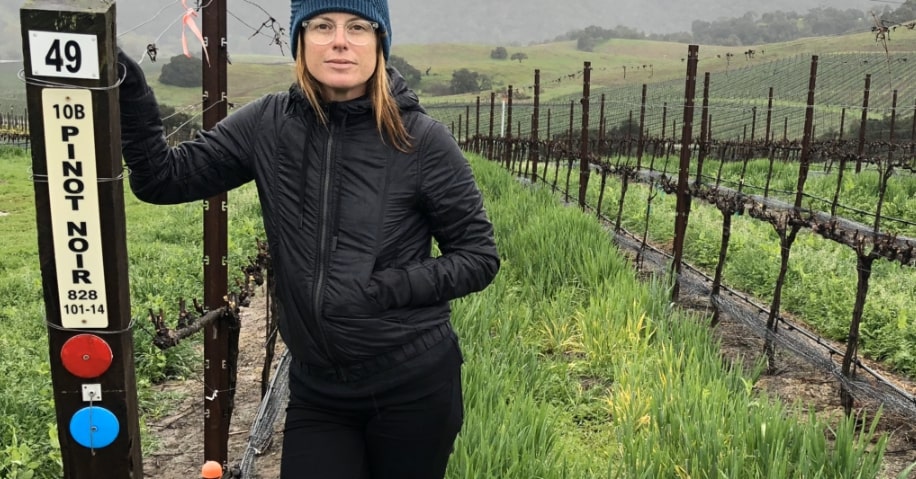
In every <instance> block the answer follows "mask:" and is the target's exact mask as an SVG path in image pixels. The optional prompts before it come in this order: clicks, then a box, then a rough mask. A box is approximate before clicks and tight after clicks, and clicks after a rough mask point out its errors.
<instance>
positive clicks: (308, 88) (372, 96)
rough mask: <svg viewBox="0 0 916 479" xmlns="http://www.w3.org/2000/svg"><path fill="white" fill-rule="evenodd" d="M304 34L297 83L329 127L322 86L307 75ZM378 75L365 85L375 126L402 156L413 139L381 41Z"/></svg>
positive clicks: (298, 53)
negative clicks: (406, 126)
mask: <svg viewBox="0 0 916 479" xmlns="http://www.w3.org/2000/svg"><path fill="white" fill-rule="evenodd" d="M305 42H306V40H305V32H302V33H300V34H299V46H298V50H297V54H296V81H297V83H298V84H299V88H301V89H302V92H303V93H304V94H305V98H306V99H307V100H308V102H309V104H310V105H312V109H313V110H315V114H316V116H318V120H319V121H320V122H321V123H322V124H326V123H327V121H328V119H327V117H326V116H325V114H324V109H322V108H321V83H319V82H318V80H316V79H315V77H314V76H312V74H311V73H310V72H309V71H308V66H307V65H306V63H305V51H306V45H305ZM377 45H378V47H377V49H376V57H377V61H376V63H375V72H374V73H373V74H372V76H371V77H370V78H369V81H368V82H367V84H366V91H367V92H368V94H369V100H370V101H371V102H372V111H373V112H374V113H375V124H376V126H377V128H378V131H379V134H380V135H382V136H383V138H384V137H386V136H387V138H388V140H389V141H390V142H391V145H392V146H393V147H394V148H395V149H397V150H398V151H401V152H405V153H406V152H408V151H410V149H411V148H412V145H411V142H410V140H411V138H410V135H409V134H408V133H407V129H406V128H405V127H404V122H403V121H402V120H401V110H400V108H398V104H397V102H396V101H395V99H394V97H393V96H392V95H391V90H390V81H389V78H388V72H387V70H386V69H385V67H386V65H387V63H386V61H385V53H384V51H383V50H382V42H381V39H379V41H378V42H377Z"/></svg>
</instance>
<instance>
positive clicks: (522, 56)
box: [512, 52, 528, 63]
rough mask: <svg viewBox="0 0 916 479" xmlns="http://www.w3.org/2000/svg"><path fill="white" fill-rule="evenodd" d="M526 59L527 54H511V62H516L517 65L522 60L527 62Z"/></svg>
mask: <svg viewBox="0 0 916 479" xmlns="http://www.w3.org/2000/svg"><path fill="white" fill-rule="evenodd" d="M527 59H528V54H527V53H522V52H516V53H513V54H512V60H518V62H519V63H521V62H522V60H527Z"/></svg>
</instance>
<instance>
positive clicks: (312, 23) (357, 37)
mask: <svg viewBox="0 0 916 479" xmlns="http://www.w3.org/2000/svg"><path fill="white" fill-rule="evenodd" d="M302 27H303V28H305V33H306V37H307V38H308V39H309V40H310V41H311V42H312V43H314V44H315V45H327V44H329V43H331V42H333V41H334V39H335V38H336V37H337V24H336V23H334V22H331V21H328V20H306V21H304V22H302ZM376 29H378V23H375V22H367V21H365V20H350V21H349V22H347V23H345V24H344V32H346V33H345V36H346V37H347V41H348V42H350V43H352V44H353V45H357V46H363V45H367V44H368V43H369V41H370V40H372V38H373V37H374V36H375V30H376Z"/></svg>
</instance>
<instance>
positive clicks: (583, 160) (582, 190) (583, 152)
mask: <svg viewBox="0 0 916 479" xmlns="http://www.w3.org/2000/svg"><path fill="white" fill-rule="evenodd" d="M591 77H592V62H585V64H584V66H583V68H582V100H581V101H582V131H581V132H580V133H581V138H580V140H579V161H580V163H579V208H582V209H583V210H584V209H585V207H586V204H585V194H586V192H587V190H588V178H589V176H590V171H589V167H588V165H589V158H588V110H589V96H590V89H591Z"/></svg>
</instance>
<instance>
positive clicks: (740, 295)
mask: <svg viewBox="0 0 916 479" xmlns="http://www.w3.org/2000/svg"><path fill="white" fill-rule="evenodd" d="M586 209H587V210H589V211H593V212H594V211H595V209H594V208H593V207H591V206H590V205H587V204H586ZM599 217H600V219H601V220H602V221H604V222H606V223H607V224H609V225H612V224H614V220H613V219H611V218H610V217H608V216H606V215H604V214H600V215H599ZM614 234H615V235H618V234H619V235H622V236H626V237H629V238H630V239H632V240H634V241H636V242H637V243H638V244H639V245H640V247H642V248H649V249H650V250H652V251H654V252H655V253H657V254H660V255H662V256H664V257H666V258H668V259H673V258H674V257H673V256H672V255H671V254H670V253H668V252H666V251H663V250H660V249H658V248H656V247H655V246H653V245H651V244H649V243H646V242H644V241H643V240H642V239H641V238H639V237H637V236H636V235H634V234H633V233H631V232H630V231H629V230H627V229H625V228H619V229H615V231H614ZM682 263H683V266H684V267H686V268H687V269H688V270H690V271H692V272H693V273H694V274H696V275H698V276H700V277H701V278H703V279H704V280H705V281H706V282H707V283H709V284H712V283H713V278H711V277H710V276H709V275H708V274H706V273H705V272H703V271H702V270H700V269H699V268H697V267H695V266H693V265H692V264H690V263H688V262H686V261H683V262H682ZM720 288H721V289H722V290H723V291H725V292H726V293H728V294H729V295H730V296H732V297H734V298H737V299H739V300H741V301H743V302H744V303H746V304H747V305H749V306H752V307H754V308H755V309H757V310H758V312H760V313H764V314H767V315H769V314H770V309H769V308H767V307H766V306H763V305H761V304H759V303H757V302H756V301H754V300H753V299H751V298H750V297H749V296H748V295H747V293H744V292H741V291H737V290H735V289H733V288H731V287H729V286H726V285H724V284H721V285H720ZM776 320H777V321H778V322H779V323H781V324H783V325H785V327H786V329H787V330H789V331H796V332H798V333H799V334H801V335H802V336H804V337H806V338H807V339H809V340H811V341H813V342H814V343H816V344H817V345H819V346H821V347H823V348H824V349H825V350H826V351H827V352H829V353H830V354H831V357H833V355H838V356H840V357H842V356H843V355H844V354H845V352H844V351H840V350H839V349H837V348H835V347H833V345H831V344H830V343H829V342H828V341H827V340H825V339H824V338H823V337H821V336H818V335H817V334H815V333H812V332H811V331H809V330H807V329H805V328H804V327H802V326H799V325H797V324H795V323H793V322H792V321H789V320H788V319H786V318H784V317H782V316H781V315H776ZM853 363H854V364H855V365H856V367H858V368H861V369H862V370H863V371H865V372H867V373H868V374H869V375H870V376H872V377H873V378H874V379H875V380H876V381H878V382H880V383H881V384H883V385H885V386H886V387H888V388H889V389H891V390H892V391H894V392H895V393H896V394H898V395H899V396H900V397H902V398H903V399H905V400H906V401H908V402H910V403H912V404H913V405H916V396H913V395H911V394H910V393H909V392H908V391H906V390H904V389H903V388H900V387H899V386H897V385H895V384H894V383H893V382H891V381H890V380H889V379H887V378H886V377H885V376H883V375H882V374H881V373H879V372H877V371H875V370H874V369H872V368H870V367H868V365H866V364H864V363H863V362H862V361H861V360H860V359H859V358H858V357H856V358H855V359H854V361H853ZM831 372H832V373H834V374H835V373H836V371H831Z"/></svg>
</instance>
